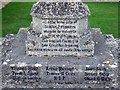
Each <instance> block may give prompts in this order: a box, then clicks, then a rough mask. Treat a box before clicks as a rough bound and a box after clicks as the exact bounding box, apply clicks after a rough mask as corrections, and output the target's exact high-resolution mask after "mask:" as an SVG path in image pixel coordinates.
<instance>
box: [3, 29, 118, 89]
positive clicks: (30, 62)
mask: <svg viewBox="0 0 120 90" xmlns="http://www.w3.org/2000/svg"><path fill="white" fill-rule="evenodd" d="M91 32H92V36H93V37H95V38H94V39H93V40H94V42H96V45H95V55H94V57H82V58H78V57H73V56H69V57H68V56H66V57H63V56H57V57H48V56H44V57H37V56H32V57H31V56H26V55H25V41H26V35H27V32H26V31H20V32H19V34H18V35H17V38H16V39H15V41H14V44H13V46H12V47H13V48H12V51H13V52H8V54H9V55H10V56H11V57H12V60H10V61H9V62H7V65H6V64H4V65H3V70H4V71H3V73H4V77H3V84H4V85H3V86H4V87H11V88H15V87H17V88H50V87H56V88H63V87H64V88H88V87H89V86H90V87H93V88H96V87H97V88H102V87H106V86H108V87H115V88H117V76H118V74H117V72H118V69H117V66H118V65H117V60H118V59H117V57H112V56H111V54H112V53H113V51H112V52H111V54H110V51H109V49H108V48H107V46H106V43H105V38H104V36H103V35H102V34H100V31H99V29H93V30H91ZM23 36H24V37H23ZM20 37H22V38H20ZM18 42H19V43H18ZM18 45H20V46H19V47H16V46H18ZM19 48H21V50H18V49H19ZM98 50H99V51H98ZM16 51H17V52H16ZM113 55H114V54H113ZM8 59H9V58H6V61H7V60H8ZM27 67H29V68H27ZM58 67H61V68H65V67H67V68H74V69H75V68H77V69H75V70H74V69H71V71H69V70H63V72H64V73H72V75H65V77H63V75H58V74H61V71H59V70H58ZM18 68H19V69H18ZM20 68H21V69H23V70H21V69H20ZM26 68H27V69H26ZM34 68H36V69H34ZM56 68H57V69H56ZM86 68H87V69H86ZM91 68H92V69H91ZM96 69H98V70H96ZM91 70H92V71H91ZM73 71H74V72H75V74H74V73H73ZM11 72H13V74H11ZM21 72H22V73H21ZM29 72H31V74H30V73H29ZM47 72H49V73H48V75H47ZM90 72H91V73H90ZM102 72H103V73H102ZM25 73H27V74H25ZM38 73H39V74H38ZM50 73H53V74H50ZM96 73H99V74H96ZM87 74H93V75H92V76H93V78H91V79H92V80H89V79H90V77H91V75H87ZM103 74H105V75H103ZM13 76H14V78H13ZM32 77H36V79H32ZM76 77H77V78H76ZM99 77H102V79H101V80H103V79H105V80H103V81H101V80H100V81H99V80H97V78H99ZM15 78H16V79H15ZM17 78H19V79H17ZM22 78H24V79H25V78H28V79H25V80H24V81H22V80H23V79H22ZM54 78H55V80H54ZM65 78H66V79H67V80H66V79H65ZM56 79H57V80H56ZM59 79H60V80H59ZM61 79H65V80H61ZM27 80H28V82H27ZM68 80H70V81H68ZM7 81H9V82H8V83H6V82H7ZM16 81H18V83H16ZM81 81H82V82H81ZM109 82H111V83H109ZM33 83H34V84H33ZM39 83H40V84H39ZM65 83H66V84H65ZM93 83H94V84H95V86H94V84H93ZM99 83H103V84H99ZM31 84H32V86H31Z"/></svg>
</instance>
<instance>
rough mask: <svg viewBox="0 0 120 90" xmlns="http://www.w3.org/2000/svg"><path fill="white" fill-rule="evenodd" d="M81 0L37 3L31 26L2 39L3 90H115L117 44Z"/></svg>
mask: <svg viewBox="0 0 120 90" xmlns="http://www.w3.org/2000/svg"><path fill="white" fill-rule="evenodd" d="M89 15H90V11H89V8H88V7H87V5H86V4H83V3H82V2H81V1H80V0H74V1H73V0H49V1H44V0H39V1H38V2H37V3H36V4H34V5H33V7H32V10H31V16H32V19H33V20H32V23H31V25H30V27H29V28H21V29H20V30H19V32H18V34H16V35H12V34H11V35H7V36H6V37H5V38H4V39H2V41H1V42H2V43H1V45H2V46H0V50H1V52H2V54H1V55H0V57H1V61H2V88H32V89H33V90H34V88H118V80H117V78H118V63H117V62H118V56H117V55H118V40H117V39H115V38H114V37H113V36H112V35H111V34H109V35H108V34H102V32H101V31H100V29H99V28H91V27H90V25H89V23H88V16H89Z"/></svg>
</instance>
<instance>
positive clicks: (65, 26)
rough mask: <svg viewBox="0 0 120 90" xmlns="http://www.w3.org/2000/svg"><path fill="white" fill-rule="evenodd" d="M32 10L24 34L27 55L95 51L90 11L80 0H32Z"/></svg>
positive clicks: (79, 54)
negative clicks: (72, 0) (89, 18)
mask: <svg viewBox="0 0 120 90" xmlns="http://www.w3.org/2000/svg"><path fill="white" fill-rule="evenodd" d="M44 10H45V11H44ZM57 12H58V13H57ZM86 12H87V13H86ZM31 13H32V16H33V22H32V27H31V28H30V30H29V31H28V34H27V42H26V54H27V55H31V56H33V55H34V56H40V57H41V56H46V55H47V56H70V55H73V56H79V57H85V56H93V55H94V42H93V40H92V37H91V31H90V30H89V28H88V18H87V16H88V15H89V14H90V12H89V9H88V8H86V6H85V5H84V4H83V3H82V2H70V0H66V1H64V2H60V1H59V2H55V1H54V2H51V1H50V2H42V1H40V2H38V3H36V4H34V6H33V8H32V12H31ZM45 17H47V18H45ZM65 17H67V18H65Z"/></svg>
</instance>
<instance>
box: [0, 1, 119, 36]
mask: <svg viewBox="0 0 120 90" xmlns="http://www.w3.org/2000/svg"><path fill="white" fill-rule="evenodd" d="M33 3H34V2H11V3H10V4H8V5H7V6H6V7H5V8H3V10H2V27H3V28H2V36H3V37H4V36H5V35H6V34H10V33H13V34H16V33H17V32H18V30H19V28H20V27H29V25H30V23H31V21H32V19H31V16H30V15H29V14H30V10H31V7H32V5H33ZM86 4H87V5H88V6H89V8H90V11H91V16H89V22H90V25H91V27H92V28H101V31H102V32H103V33H104V34H113V35H114V37H116V38H120V37H119V36H118V3H117V2H116V3H112V2H109V3H95V2H87V3H86Z"/></svg>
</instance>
